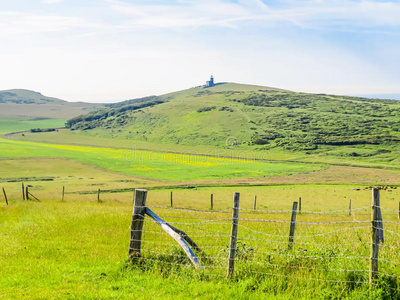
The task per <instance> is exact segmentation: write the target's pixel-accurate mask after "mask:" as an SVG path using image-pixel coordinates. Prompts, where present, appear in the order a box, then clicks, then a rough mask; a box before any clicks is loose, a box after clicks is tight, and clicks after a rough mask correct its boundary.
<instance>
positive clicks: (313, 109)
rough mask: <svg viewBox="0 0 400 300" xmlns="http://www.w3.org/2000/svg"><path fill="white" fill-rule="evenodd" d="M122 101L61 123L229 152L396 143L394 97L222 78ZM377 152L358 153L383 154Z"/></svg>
mask: <svg viewBox="0 0 400 300" xmlns="http://www.w3.org/2000/svg"><path fill="white" fill-rule="evenodd" d="M123 104H124V105H121V104H118V105H114V106H109V107H108V108H107V109H104V110H101V111H98V112H94V113H91V114H88V115H84V116H80V117H77V118H73V119H71V120H69V121H68V123H67V127H69V128H70V129H71V130H78V131H84V132H85V134H87V135H91V136H97V137H112V138H118V139H128V140H132V141H147V142H154V143H164V144H180V145H187V146H194V145H207V146H216V147H225V148H229V147H232V146H235V147H236V149H255V148H256V149H271V148H282V149H287V150H304V151H317V150H318V149H320V148H321V147H324V146H342V145H347V146H352V145H382V144H386V145H396V144H397V143H398V142H399V141H400V102H399V101H392V100H379V99H367V98H360V97H348V96H335V95H325V94H306V93H296V92H291V91H287V90H281V89H276V88H269V87H262V86H251V85H242V84H235V83H223V84H218V85H216V86H214V87H210V88H204V87H196V88H191V89H188V90H184V91H179V92H175V93H170V94H166V95H162V96H151V97H147V98H142V99H140V101H138V100H137V101H134V100H130V101H128V102H125V103H123ZM389 148H390V147H389ZM377 151H378V152H376V151H375V152H374V151H372V152H368V153H367V154H365V155H371V153H372V155H377V154H380V153H383V152H385V151H389V152H390V150H382V149H379V150H377ZM346 155H350V156H351V155H354V156H357V155H364V154H363V153H361V154H360V153H351V152H350V153H348V154H346Z"/></svg>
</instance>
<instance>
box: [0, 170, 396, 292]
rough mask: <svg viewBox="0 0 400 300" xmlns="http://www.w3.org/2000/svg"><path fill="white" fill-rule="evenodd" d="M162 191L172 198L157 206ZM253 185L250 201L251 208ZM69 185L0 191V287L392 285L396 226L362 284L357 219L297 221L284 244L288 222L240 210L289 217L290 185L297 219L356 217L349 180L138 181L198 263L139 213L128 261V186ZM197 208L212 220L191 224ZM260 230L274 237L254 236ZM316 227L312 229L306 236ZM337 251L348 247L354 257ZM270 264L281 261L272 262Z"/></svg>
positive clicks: (355, 195)
mask: <svg viewBox="0 0 400 300" xmlns="http://www.w3.org/2000/svg"><path fill="white" fill-rule="evenodd" d="M111 175H112V174H111ZM42 184H43V185H46V184H47V183H46V182H43V183H42ZM171 191H172V192H173V197H174V204H173V205H174V208H177V210H171V209H169V208H168V206H169V204H170V192H171ZM234 192H240V195H241V203H240V207H241V209H242V210H241V211H240V216H241V217H242V218H243V221H240V225H241V227H239V243H238V260H237V263H236V268H237V269H236V270H237V271H236V273H235V276H234V277H233V278H232V279H226V278H225V275H226V268H227V260H226V258H227V246H228V244H229V234H230V221H229V218H230V217H231V213H230V208H231V207H232V195H233V193H234ZM211 193H213V195H214V209H213V210H211V209H210V195H211ZM255 195H257V197H258V198H257V208H258V209H259V211H258V212H254V211H252V208H253V205H254V196H255ZM42 196H45V194H43V195H42ZM74 196H75V195H74V194H70V195H68V198H67V199H66V201H64V202H62V201H61V200H57V201H54V200H43V201H41V202H34V201H22V200H20V199H19V198H17V199H11V200H10V205H8V206H6V205H5V202H4V201H1V203H0V227H1V231H0V236H1V237H0V238H1V240H2V246H1V247H0V270H1V276H0V291H1V292H0V297H2V298H4V299H49V298H50V299H55V298H67V299H99V298H101V299H127V298H128V299H154V298H164V299H184V298H188V297H192V298H193V297H194V298H202V299H204V298H208V299H221V298H224V299H229V298H235V299H257V298H260V297H262V298H266V299H269V298H270V299H291V298H293V297H295V298H300V299H301V298H304V299H310V298H315V299H317V298H318V299H320V298H327V299H334V298H348V299H365V298H370V299H377V298H384V297H389V298H390V297H391V298H395V297H397V296H398V295H397V294H396V293H395V292H394V291H393V288H396V287H397V283H396V282H397V280H398V279H396V278H397V274H398V272H399V270H398V264H400V262H399V261H398V256H397V250H396V249H398V248H399V247H400V245H399V244H398V242H397V237H396V235H390V234H387V235H386V239H387V240H386V241H385V247H384V248H382V249H383V250H382V251H381V255H382V256H381V257H382V258H384V259H385V260H387V261H390V262H392V263H389V264H385V263H382V269H381V270H382V272H383V273H384V274H387V276H386V277H382V279H381V280H384V281H382V282H380V283H379V284H378V285H377V286H375V287H374V289H373V290H372V291H371V292H370V291H369V288H368V284H365V282H366V280H367V273H366V272H365V271H363V270H367V269H368V259H367V257H368V255H369V246H368V241H369V229H368V228H358V229H357V228H356V229H353V228H351V229H349V227H351V226H352V225H351V224H350V225H349V224H336V225H335V224H322V225H311V226H308V225H307V226H306V225H299V227H298V229H297V230H298V231H297V233H296V239H295V246H294V248H293V250H292V251H288V250H287V235H288V232H289V224H287V223H283V224H281V223H279V224H274V223H259V222H252V221H251V220H259V219H265V220H282V221H288V220H290V213H288V211H289V210H290V209H291V206H292V203H293V201H297V200H298V197H299V196H301V197H302V206H303V208H302V209H303V212H304V213H303V214H302V215H299V216H298V221H299V222H303V221H306V222H326V221H328V222H329V221H331V222H332V221H334V222H337V221H339V222H347V221H361V222H363V221H367V220H369V219H370V209H369V207H368V206H369V205H370V201H371V199H370V198H371V195H370V191H369V190H360V191H356V190H353V188H352V186H350V185H312V184H310V185H307V186H303V185H284V186H270V187H205V188H197V189H190V190H187V189H174V190H171V189H157V190H150V191H149V194H148V200H147V205H148V206H149V207H151V209H152V210H153V211H155V212H156V213H157V214H159V215H160V216H161V217H162V218H164V219H165V220H166V221H168V222H171V223H172V224H174V225H175V226H178V227H179V228H180V229H182V230H185V231H186V232H187V233H188V234H189V235H190V236H192V237H193V239H195V241H196V242H197V243H198V245H199V246H200V247H201V248H202V249H203V251H204V253H203V254H202V255H200V259H201V261H202V263H203V264H204V266H206V268H205V270H195V269H194V268H193V267H192V265H191V264H190V261H189V260H188V259H187V258H186V257H185V256H184V255H183V254H182V252H181V251H180V250H179V248H178V247H177V246H176V245H175V242H174V241H173V240H172V239H171V238H169V237H168V236H166V235H165V234H163V232H162V231H161V230H160V229H159V228H158V227H157V226H156V225H155V223H154V222H151V221H150V220H149V219H146V222H145V228H144V242H143V257H144V259H143V260H140V261H136V262H135V263H134V264H131V263H130V262H129V261H128V260H127V254H128V246H129V236H130V229H129V226H130V221H131V215H132V193H119V194H106V195H104V197H103V196H102V201H101V202H98V201H97V199H96V197H93V196H94V195H80V196H79V198H77V199H74ZM399 196H400V191H399V190H393V191H392V192H382V195H381V198H382V200H381V201H382V206H385V207H388V208H392V209H393V210H395V209H396V208H397V207H398V206H397V205H398V201H399ZM349 199H352V206H353V210H354V211H353V213H352V215H351V216H349V215H348V203H349ZM0 200H2V199H0ZM182 208H189V209H183V210H182ZM357 208H362V210H357ZM190 209H196V210H201V211H206V212H212V211H213V212H215V213H212V214H210V213H202V212H197V211H192V210H190ZM265 210H273V211H276V210H282V211H283V212H280V213H278V214H277V213H270V212H265ZM332 210H335V211H337V210H340V211H339V212H335V213H334V214H329V215H312V214H311V215H310V214H307V213H306V211H315V212H318V211H319V212H325V211H332ZM217 211H221V212H217ZM207 219H209V220H210V219H223V220H222V221H219V222H217V223H211V224H207V223H206V224H205V225H204V226H203V225H200V224H197V225H196V223H198V222H199V221H207ZM224 219H228V220H224ZM246 220H247V221H246ZM384 220H387V221H389V220H390V221H396V220H397V215H396V214H393V211H384ZM361 225H363V224H361ZM363 226H364V225H363ZM363 226H357V227H363ZM389 226H390V227H387V229H390V230H391V231H393V232H397V233H399V228H397V227H396V226H398V225H395V224H394V225H393V224H389ZM365 227H367V226H365ZM341 229H344V231H341ZM333 230H334V231H336V230H337V232H336V233H335V234H332V235H328V236H324V235H321V236H318V233H326V232H331V231H333ZM265 234H272V235H274V236H275V237H268V239H267V240H266V238H265ZM316 234H317V236H316V237H314V238H312V239H309V238H307V237H309V236H312V235H316ZM279 236H282V238H280V237H279ZM305 253H307V255H305ZM317 257H322V259H320V258H317ZM346 257H359V260H355V259H346ZM364 257H365V258H364ZM393 263H394V264H393ZM282 266H286V267H285V268H283V269H282ZM321 270H323V271H321ZM330 270H331V271H330ZM332 270H343V271H332ZM346 270H349V271H346ZM352 270H353V271H352ZM354 270H355V271H354ZM393 276H396V277H393ZM387 280H389V281H387ZM342 281H343V282H342ZM347 281H348V282H347ZM352 282H353V283H352ZM385 282H386V285H385V284H384V283H385ZM299 287H301V288H299ZM338 291H340V292H338Z"/></svg>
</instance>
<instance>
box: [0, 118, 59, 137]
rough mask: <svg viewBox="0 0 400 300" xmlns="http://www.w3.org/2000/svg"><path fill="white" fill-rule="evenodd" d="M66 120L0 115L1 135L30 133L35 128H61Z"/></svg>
mask: <svg viewBox="0 0 400 300" xmlns="http://www.w3.org/2000/svg"><path fill="white" fill-rule="evenodd" d="M66 120H67V119H50V118H32V117H20V116H2V115H0V134H9V133H13V132H21V131H29V130H30V129H35V128H61V127H64V125H65V122H66Z"/></svg>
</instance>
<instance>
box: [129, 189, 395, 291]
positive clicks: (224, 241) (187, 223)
mask: <svg viewBox="0 0 400 300" xmlns="http://www.w3.org/2000/svg"><path fill="white" fill-rule="evenodd" d="M373 193H375V194H374V197H373V200H374V201H375V202H373V204H372V205H371V206H367V207H360V208H352V210H351V214H350V215H349V214H348V212H349V210H336V211H322V212H314V211H302V212H301V214H298V215H297V217H296V218H295V219H294V218H293V217H292V218H291V216H293V211H297V207H295V206H294V207H293V209H292V210H286V211H285V210H282V211H279V210H257V209H241V208H239V207H236V206H234V208H233V209H228V210H222V211H213V210H211V211H210V210H195V209H188V208H172V207H162V206H152V207H150V208H151V209H152V210H154V212H156V213H157V215H159V216H160V218H162V219H163V220H165V221H166V222H168V224H170V225H172V226H174V227H177V228H179V229H180V230H182V231H184V232H185V233H186V234H187V235H188V236H190V238H191V239H193V240H194V241H195V242H196V244H197V245H198V246H199V248H200V250H201V251H195V252H196V255H197V257H198V259H199V262H200V264H201V265H202V266H203V268H201V269H198V270H194V268H193V266H192V265H191V262H190V260H189V259H188V257H187V255H186V254H185V253H184V252H183V251H182V249H181V248H180V246H179V245H178V244H176V243H174V241H173V240H172V239H171V238H170V237H169V236H168V235H167V234H166V233H165V231H163V230H162V229H161V228H159V227H158V225H157V224H155V223H154V222H153V221H152V220H151V219H150V218H144V219H143V221H144V226H143V230H142V238H141V252H140V258H137V257H136V258H135V259H136V260H137V261H138V262H140V263H141V265H142V266H143V267H145V268H146V266H147V267H150V266H156V267H157V268H159V269H160V270H161V271H162V272H166V273H188V272H189V273H190V274H195V275H199V276H218V277H225V276H226V274H227V273H226V272H228V276H232V277H235V278H249V277H251V278H259V279H261V278H267V277H268V278H276V280H279V281H280V284H286V285H287V284H295V282H297V281H307V282H310V281H312V282H315V283H318V284H340V285H344V286H346V287H348V288H355V287H357V286H360V285H367V286H368V285H371V286H376V285H379V284H380V282H381V281H382V280H384V281H385V280H386V282H388V288H389V289H393V291H394V293H398V291H397V288H398V286H399V274H400V259H399V257H398V252H399V250H400V239H399V236H400V233H399V232H400V230H399V228H400V227H399V226H400V222H398V221H397V217H398V216H397V213H398V212H397V210H394V209H389V208H385V207H381V206H380V205H379V201H378V202H376V200H377V198H376V195H379V191H378V190H373ZM376 193H378V194H376ZM371 208H372V217H373V218H372V219H371V214H368V210H371ZM382 211H384V213H383V214H382ZM391 211H394V212H396V213H395V214H394V213H390V212H391ZM386 212H388V213H386ZM232 213H233V216H232V217H231V214H232ZM239 215H240V217H239ZM382 217H384V220H383V219H382ZM294 225H296V231H294V229H293V230H291V229H290V228H291V227H293V226H294ZM235 227H236V229H235ZM236 233H237V235H236V239H233V237H234V236H235V234H236ZM383 235H384V236H385V238H384V243H383ZM288 237H290V240H289V242H288ZM133 242H137V241H136V240H134V241H133ZM131 243H132V240H131ZM290 245H291V246H290ZM376 249H378V251H379V252H377V251H376ZM130 251H131V249H130ZM378 254H379V256H378ZM378 266H379V269H378ZM396 295H397V294H396Z"/></svg>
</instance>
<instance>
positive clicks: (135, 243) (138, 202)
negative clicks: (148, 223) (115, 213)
mask: <svg viewBox="0 0 400 300" xmlns="http://www.w3.org/2000/svg"><path fill="white" fill-rule="evenodd" d="M146 198H147V190H140V189H137V190H135V198H134V200H133V213H132V223H131V240H130V244H129V257H130V258H133V257H140V250H141V245H142V231H143V223H144V216H145V213H146Z"/></svg>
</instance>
